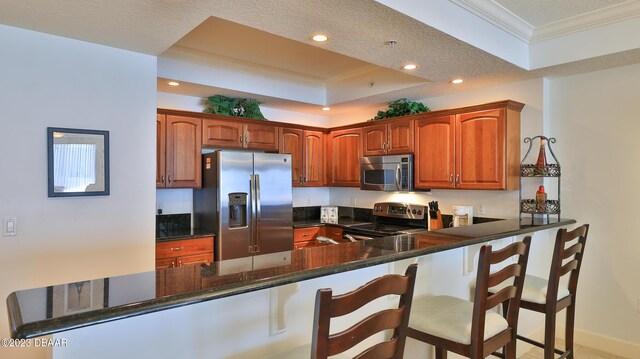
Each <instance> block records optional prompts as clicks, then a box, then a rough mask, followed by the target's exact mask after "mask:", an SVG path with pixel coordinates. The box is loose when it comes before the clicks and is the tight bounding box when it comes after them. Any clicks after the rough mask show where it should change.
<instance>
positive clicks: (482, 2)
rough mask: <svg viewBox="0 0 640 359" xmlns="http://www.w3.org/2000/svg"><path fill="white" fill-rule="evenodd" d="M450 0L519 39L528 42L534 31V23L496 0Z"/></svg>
mask: <svg viewBox="0 0 640 359" xmlns="http://www.w3.org/2000/svg"><path fill="white" fill-rule="evenodd" d="M449 1H450V2H452V3H454V4H456V5H458V6H460V7H461V8H463V9H465V10H467V11H469V12H471V13H472V14H475V15H477V16H479V17H481V18H482V19H484V20H486V21H488V22H489V23H491V24H493V25H495V26H497V27H499V28H501V29H502V30H504V31H506V32H507V33H509V34H511V35H512V36H514V37H516V38H517V39H519V40H522V41H524V42H526V43H528V42H529V40H530V39H531V36H532V34H533V31H534V27H533V25H531V24H529V23H528V22H526V21H525V20H523V19H522V18H521V17H519V16H518V15H516V14H514V13H513V12H511V11H510V10H509V9H507V8H505V7H504V6H502V5H500V4H498V3H497V2H495V1H494V0H449Z"/></svg>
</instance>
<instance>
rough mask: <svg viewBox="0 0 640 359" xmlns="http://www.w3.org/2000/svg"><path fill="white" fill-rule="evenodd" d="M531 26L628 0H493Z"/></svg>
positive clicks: (627, 0)
mask: <svg viewBox="0 0 640 359" xmlns="http://www.w3.org/2000/svg"><path fill="white" fill-rule="evenodd" d="M494 1H495V2H497V3H499V4H500V5H502V6H504V7H505V8H507V9H509V10H510V11H511V12H513V13H514V14H516V15H518V16H519V17H520V18H522V19H523V20H524V21H526V22H528V23H529V24H531V25H533V26H541V25H546V24H549V23H552V22H555V21H559V20H565V19H568V18H570V17H573V16H576V15H582V14H585V13H588V12H590V11H594V10H600V9H602V8H605V7H608V6H611V5H617V4H621V3H625V2H629V0H535V1H531V0H494Z"/></svg>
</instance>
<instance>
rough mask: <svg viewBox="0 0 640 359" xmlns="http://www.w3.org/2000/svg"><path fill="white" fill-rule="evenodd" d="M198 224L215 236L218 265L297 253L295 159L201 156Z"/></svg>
mask: <svg viewBox="0 0 640 359" xmlns="http://www.w3.org/2000/svg"><path fill="white" fill-rule="evenodd" d="M202 161H203V165H202V174H203V180H202V188H201V189H196V190H194V192H193V205H194V224H195V226H196V227H198V228H202V229H206V230H209V231H212V232H213V233H214V234H215V249H214V254H215V260H217V261H219V260H225V259H234V258H241V257H246V256H250V255H253V254H265V253H274V252H282V251H287V250H292V249H293V227H292V225H293V219H292V218H293V214H292V211H293V209H292V201H293V200H292V191H291V181H290V180H289V179H290V178H291V155H281V154H271V153H250V152H227V151H217V152H214V153H209V154H204V155H202Z"/></svg>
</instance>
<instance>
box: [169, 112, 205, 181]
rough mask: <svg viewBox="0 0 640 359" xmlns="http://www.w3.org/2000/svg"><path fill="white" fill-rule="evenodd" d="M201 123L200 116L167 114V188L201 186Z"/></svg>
mask: <svg viewBox="0 0 640 359" xmlns="http://www.w3.org/2000/svg"><path fill="white" fill-rule="evenodd" d="M201 123H202V120H201V119H199V118H192V117H181V116H169V115H167V120H166V126H167V131H166V133H167V134H166V136H167V148H166V153H167V161H166V163H167V180H166V183H167V185H166V187H167V188H200V186H201V183H202V164H201V158H202V137H201V129H202V125H201Z"/></svg>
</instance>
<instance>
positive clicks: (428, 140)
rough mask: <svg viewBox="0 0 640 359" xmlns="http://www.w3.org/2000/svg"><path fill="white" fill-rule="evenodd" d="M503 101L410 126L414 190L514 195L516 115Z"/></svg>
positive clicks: (512, 104) (511, 104)
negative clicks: (413, 140) (508, 192)
mask: <svg viewBox="0 0 640 359" xmlns="http://www.w3.org/2000/svg"><path fill="white" fill-rule="evenodd" d="M523 106H524V105H523V104H520V103H517V102H514V101H503V102H499V103H495V104H487V105H481V106H475V108H474V107H470V108H466V109H465V110H466V111H464V112H460V113H451V114H447V115H444V116H438V117H427V118H424V119H420V120H417V121H416V125H415V126H416V151H415V157H416V160H415V181H414V183H415V186H416V188H459V189H481V190H504V189H518V187H519V178H518V175H519V168H520V167H519V164H520V163H519V161H520V111H521V110H522V107H523Z"/></svg>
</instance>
